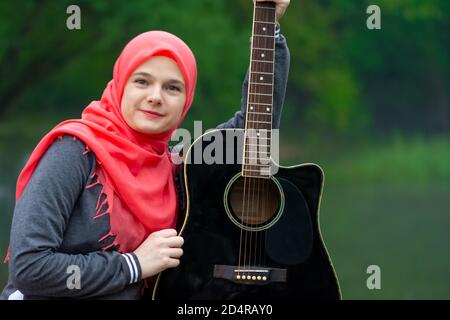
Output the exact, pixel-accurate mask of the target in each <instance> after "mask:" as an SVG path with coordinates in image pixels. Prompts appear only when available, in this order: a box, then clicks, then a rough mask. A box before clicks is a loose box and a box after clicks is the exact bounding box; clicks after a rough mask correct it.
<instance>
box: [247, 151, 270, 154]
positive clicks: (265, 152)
mask: <svg viewBox="0 0 450 320" xmlns="http://www.w3.org/2000/svg"><path fill="white" fill-rule="evenodd" d="M245 152H254V153H264V154H268V152H267V151H249V150H245Z"/></svg>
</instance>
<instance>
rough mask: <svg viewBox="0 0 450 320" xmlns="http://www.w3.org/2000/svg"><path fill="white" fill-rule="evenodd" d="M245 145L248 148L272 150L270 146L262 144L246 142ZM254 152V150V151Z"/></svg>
mask: <svg viewBox="0 0 450 320" xmlns="http://www.w3.org/2000/svg"><path fill="white" fill-rule="evenodd" d="M245 145H246V146H248V147H264V148H265V149H270V144H267V145H260V144H254V143H247V142H246V143H245ZM252 151H253V150H252ZM264 151H266V152H268V153H269V151H270V150H264Z"/></svg>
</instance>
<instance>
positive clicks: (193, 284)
mask: <svg viewBox="0 0 450 320" xmlns="http://www.w3.org/2000/svg"><path fill="white" fill-rule="evenodd" d="M227 131H228V133H230V131H232V133H233V134H235V135H236V136H237V138H236V139H235V141H237V143H236V144H234V145H233V146H230V145H229V143H228V144H227V145H226V146H223V147H222V148H223V149H221V150H215V153H217V152H220V151H221V152H223V159H224V162H225V159H226V158H227V156H229V155H230V152H233V153H232V156H230V157H229V159H231V158H232V159H234V162H233V163H234V164H205V163H201V164H193V163H194V160H195V159H194V156H195V153H196V152H197V155H198V154H201V153H202V152H204V151H205V150H206V151H207V150H211V143H213V142H214V141H216V142H217V138H218V137H219V138H220V136H222V138H223V139H224V140H223V141H225V136H226V134H227V133H226V132H227ZM243 135H244V130H240V129H236V130H233V129H226V130H215V131H213V132H210V133H207V134H205V135H203V136H202V137H201V138H199V139H197V141H196V142H195V143H194V144H193V145H192V146H191V148H190V149H189V150H188V152H187V154H186V162H185V163H184V165H183V167H182V169H183V171H184V175H183V180H184V181H183V182H182V185H184V195H185V197H186V201H185V211H184V212H185V215H184V216H182V217H181V219H180V227H181V235H182V236H183V238H184V240H185V243H184V246H183V251H184V254H183V256H182V257H181V259H180V265H179V266H178V267H177V268H174V269H167V270H165V271H164V272H162V273H161V274H160V275H159V277H158V279H157V282H156V285H155V288H154V292H153V298H154V299H176V300H187V299H206V300H210V299H214V300H216V299H271V300H289V299H340V290H339V285H338V281H337V278H336V275H335V272H334V270H333V267H332V264H331V261H330V258H329V257H328V254H327V251H326V249H325V246H324V244H323V241H322V239H321V234H320V229H319V221H318V213H319V205H320V198H321V194H322V186H323V172H322V170H321V168H320V167H319V166H317V165H315V164H304V165H299V166H295V167H289V168H285V167H275V165H273V168H277V169H278V171H277V173H276V174H274V175H273V176H272V178H271V179H258V178H247V180H245V179H244V178H243V177H242V176H241V171H242V165H241V164H239V163H238V161H239V159H242V151H241V152H239V150H242V148H240V147H239V141H241V142H242V141H243ZM196 148H198V149H196ZM205 148H206V149H205ZM208 148H209V149H208ZM199 150H201V152H199ZM213 154H214V152H213ZM197 160H198V159H197ZM189 163H191V164H189ZM258 183H259V185H258ZM251 184H253V185H251ZM244 187H245V191H244V189H243V188H244ZM258 188H259V189H258ZM249 190H259V192H258V191H253V193H251V194H250V191H249ZM243 193H247V198H246V199H247V200H250V201H253V202H254V203H255V204H254V205H253V207H254V209H248V210H246V212H250V214H251V212H254V213H258V214H259V213H260V212H266V213H267V212H268V213H267V214H265V215H264V216H259V217H257V218H255V217H248V216H245V215H242V214H241V215H240V213H239V212H240V211H239V210H240V209H242V208H240V207H239V203H242V199H243V198H242V195H243ZM266 194H268V195H266ZM263 198H264V199H266V200H265V202H264V201H262V204H260V205H259V207H258V204H257V202H258V201H259V203H261V199H263ZM241 207H242V206H241Z"/></svg>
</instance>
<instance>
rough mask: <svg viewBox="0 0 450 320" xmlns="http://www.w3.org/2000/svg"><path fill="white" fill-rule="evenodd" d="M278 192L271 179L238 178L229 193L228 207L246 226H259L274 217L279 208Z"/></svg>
mask: <svg viewBox="0 0 450 320" xmlns="http://www.w3.org/2000/svg"><path fill="white" fill-rule="evenodd" d="M280 197H281V196H280V191H279V189H278V187H277V185H276V184H275V182H273V181H272V179H263V178H249V177H242V176H241V177H239V178H238V179H236V180H235V181H234V182H233V184H232V186H231V188H230V193H229V206H230V208H231V211H232V212H233V214H234V215H235V216H236V218H237V219H238V220H239V221H240V223H242V224H244V225H247V226H252V227H253V226H261V225H264V224H266V223H268V222H270V221H271V220H273V218H274V217H275V215H276V213H277V210H278V208H279V206H280V201H281V200H280Z"/></svg>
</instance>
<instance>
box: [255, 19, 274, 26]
mask: <svg viewBox="0 0 450 320" xmlns="http://www.w3.org/2000/svg"><path fill="white" fill-rule="evenodd" d="M254 22H255V23H266V24H269V25H270V24H273V25H274V26H275V25H276V24H277V23H276V22H270V21H261V20H255V21H254Z"/></svg>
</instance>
